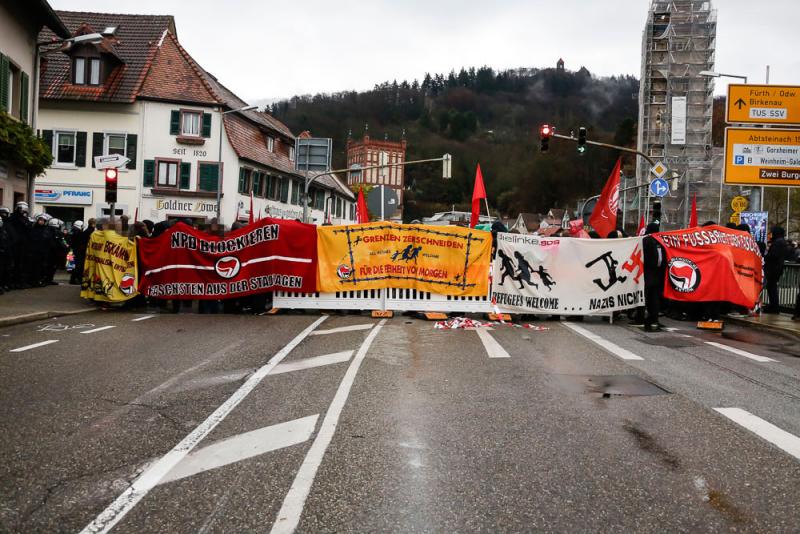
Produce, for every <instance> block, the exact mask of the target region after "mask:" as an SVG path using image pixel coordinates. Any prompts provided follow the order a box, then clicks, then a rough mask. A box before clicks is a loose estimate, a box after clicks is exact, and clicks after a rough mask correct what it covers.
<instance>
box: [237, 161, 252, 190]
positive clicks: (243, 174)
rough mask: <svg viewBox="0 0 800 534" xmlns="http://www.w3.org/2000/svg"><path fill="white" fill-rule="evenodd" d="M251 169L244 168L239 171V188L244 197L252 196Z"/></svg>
mask: <svg viewBox="0 0 800 534" xmlns="http://www.w3.org/2000/svg"><path fill="white" fill-rule="evenodd" d="M250 172H251V171H250V169H245V168H244V167H242V168H241V169H239V187H238V191H239V193H241V194H242V195H248V194H250Z"/></svg>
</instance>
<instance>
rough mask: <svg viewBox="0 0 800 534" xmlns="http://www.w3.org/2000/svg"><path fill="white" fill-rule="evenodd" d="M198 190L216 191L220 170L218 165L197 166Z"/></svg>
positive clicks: (203, 164)
mask: <svg viewBox="0 0 800 534" xmlns="http://www.w3.org/2000/svg"><path fill="white" fill-rule="evenodd" d="M197 178H198V179H197V189H198V190H199V191H216V190H217V182H218V178H219V169H218V168H217V164H216V163H198V164H197Z"/></svg>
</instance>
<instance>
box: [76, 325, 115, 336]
mask: <svg viewBox="0 0 800 534" xmlns="http://www.w3.org/2000/svg"><path fill="white" fill-rule="evenodd" d="M109 328H116V326H114V325H110V326H101V327H100V328H92V329H91V330H84V331H83V332H81V334H94V333H95V332H102V331H103V330H108V329H109Z"/></svg>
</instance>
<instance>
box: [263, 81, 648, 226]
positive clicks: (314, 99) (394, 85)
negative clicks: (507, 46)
mask: <svg viewBox="0 0 800 534" xmlns="http://www.w3.org/2000/svg"><path fill="white" fill-rule="evenodd" d="M638 90H639V82H638V80H637V79H636V78H634V77H631V76H621V77H608V78H598V77H595V76H592V74H591V73H590V72H589V71H588V70H587V69H585V68H581V69H580V70H578V71H575V72H572V71H566V70H563V69H518V70H508V71H502V72H495V71H494V70H493V69H491V68H489V67H481V68H478V69H475V68H470V69H461V70H460V71H459V72H458V73H456V72H455V71H452V72H450V73H449V74H448V75H443V74H436V75H430V74H426V75H425V77H424V79H423V81H422V82H419V81H418V80H414V81H412V82H408V81H402V82H397V81H393V82H386V83H382V84H380V85H376V86H375V88H374V89H372V90H370V91H364V92H355V91H347V92H340V93H334V94H318V95H313V96H310V95H308V96H298V97H294V98H292V99H290V100H287V101H281V102H276V103H274V104H272V105H271V106H269V107H268V111H269V112H271V113H272V114H273V115H274V116H275V117H277V118H278V119H280V120H282V121H283V122H285V123H286V124H287V125H288V126H289V127H290V128H291V129H292V130H293V131H295V132H301V131H303V130H311V131H312V132H313V134H314V135H315V136H321V137H332V138H333V140H334V149H335V156H334V165H335V166H336V167H337V168H342V167H344V166H345V165H346V161H345V146H346V142H347V137H348V135H350V134H351V133H352V135H353V137H355V138H360V137H361V136H362V135H363V133H364V131H365V128H367V127H368V129H369V130H368V131H369V134H370V135H371V136H372V137H383V136H384V135H386V136H388V137H389V138H390V139H399V138H401V136H403V135H404V136H405V138H406V139H407V140H408V154H407V157H408V159H409V160H410V159H422V158H427V157H438V156H440V155H442V154H444V153H450V154H452V156H453V179H452V180H446V181H445V180H442V178H441V168H440V166H434V165H430V166H417V167H414V166H412V167H408V168H407V172H406V187H407V188H408V190H409V191H408V192H407V194H406V206H405V218H406V219H407V220H412V219H416V218H421V217H422V216H427V215H430V214H432V213H433V212H435V211H443V210H447V209H450V207H451V206H452V205H454V204H455V205H456V206H461V207H468V206H469V200H470V198H471V194H472V183H473V179H474V176H475V166H476V164H477V163H478V162H480V164H481V168H482V170H483V176H484V179H485V181H486V189H487V194H488V195H489V203H490V206H491V207H492V209H493V210H499V211H500V212H501V213H502V214H504V215H512V216H515V215H516V214H517V213H519V212H541V211H546V210H547V209H549V208H551V207H574V206H575V205H576V202H577V200H578V199H581V198H585V197H587V196H591V195H594V194H597V193H598V192H599V191H600V189H601V188H602V185H603V183H604V182H605V179H606V178H607V177H608V174H609V172H610V171H611V169H612V167H613V165H614V161H615V160H616V157H617V154H616V153H615V151H613V150H607V149H600V148H596V147H590V148H589V150H588V151H587V153H586V154H584V155H582V156H579V155H578V154H577V153H576V150H575V145H574V143H571V142H567V141H561V140H553V141H552V142H551V145H550V151H549V153H547V154H541V153H540V152H539V133H538V130H539V126H540V125H542V124H545V123H547V124H551V125H556V126H557V128H558V130H557V131H558V132H559V133H566V134H568V133H569V132H570V130H573V129H574V130H575V131H576V132H577V129H578V127H579V126H585V127H586V128H587V129H588V137H589V139H592V140H598V141H605V142H614V143H615V144H618V145H624V146H633V145H634V144H635V136H636V117H637V115H638V107H637V106H638V104H637V100H636V94H637V93H638ZM627 161H630V162H631V163H632V161H633V160H632V158H627Z"/></svg>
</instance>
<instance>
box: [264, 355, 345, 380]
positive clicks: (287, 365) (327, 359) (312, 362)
mask: <svg viewBox="0 0 800 534" xmlns="http://www.w3.org/2000/svg"><path fill="white" fill-rule="evenodd" d="M353 352H355V351H352V350H345V351H342V352H334V353H333V354H323V355H322V356H314V357H313V358H303V359H302V360H294V361H291V362H284V363H279V364H278V365H276V366H275V367H274V368H273V369H272V371H271V372H270V373H269V374H270V376H272V375H279V374H281V373H288V372H291V371H301V370H303V369H312V368H314V367H320V366H323V365H331V364H334V363H342V362H346V361H347V360H349V359H350V356H352V355H353Z"/></svg>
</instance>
